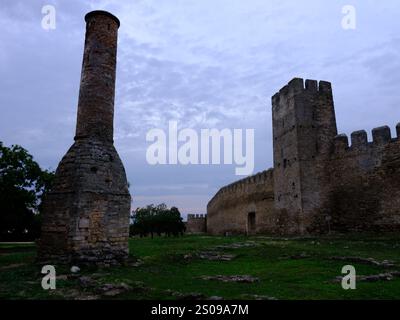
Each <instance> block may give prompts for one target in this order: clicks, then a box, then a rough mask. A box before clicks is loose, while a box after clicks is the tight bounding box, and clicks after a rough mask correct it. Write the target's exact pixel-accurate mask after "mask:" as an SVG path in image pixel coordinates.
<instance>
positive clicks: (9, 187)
mask: <svg viewBox="0 0 400 320" xmlns="http://www.w3.org/2000/svg"><path fill="white" fill-rule="evenodd" d="M53 178H54V173H53V172H50V171H47V170H42V169H41V168H40V166H39V165H38V164H37V163H36V162H35V161H34V160H33V157H32V156H31V155H30V154H29V153H28V151H27V150H25V149H24V148H22V147H21V146H18V145H13V146H11V147H10V148H8V147H6V146H4V145H3V143H2V142H1V141H0V241H28V240H34V239H35V238H36V237H38V235H39V230H40V209H41V202H42V197H43V194H44V193H45V191H46V190H49V188H50V186H51V182H52V180H53Z"/></svg>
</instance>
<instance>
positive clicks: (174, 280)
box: [0, 235, 400, 300]
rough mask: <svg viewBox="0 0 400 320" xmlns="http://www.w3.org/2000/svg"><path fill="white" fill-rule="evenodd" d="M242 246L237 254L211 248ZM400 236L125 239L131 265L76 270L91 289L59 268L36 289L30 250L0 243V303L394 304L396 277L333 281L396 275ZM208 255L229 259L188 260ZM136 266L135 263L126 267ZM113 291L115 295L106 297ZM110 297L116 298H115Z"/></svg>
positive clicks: (399, 292) (399, 294) (399, 282)
mask: <svg viewBox="0 0 400 320" xmlns="http://www.w3.org/2000/svg"><path fill="white" fill-rule="evenodd" d="M238 243H247V245H248V246H246V247H241V248H229V246H228V247H225V248H217V249H216V248H215V247H217V246H220V245H226V244H238ZM399 249H400V235H392V236H391V235H386V236H368V235H364V236H359V235H357V236H354V237H324V238H318V239H310V238H308V239H279V238H269V237H261V236H260V237H251V238H246V237H209V236H185V237H183V238H155V239H153V240H152V239H131V240H130V251H131V260H132V261H131V264H130V265H128V266H124V267H118V268H112V269H97V270H93V269H92V270H88V269H86V270H85V269H83V270H82V271H81V273H80V275H81V276H82V275H83V276H89V277H90V278H91V279H95V282H94V283H95V285H93V284H92V285H91V286H82V285H81V284H80V281H79V279H78V277H71V276H68V277H67V276H66V275H69V274H70V272H69V271H68V269H67V268H66V267H57V276H58V277H60V278H59V279H58V280H57V289H56V290H53V291H45V290H42V289H41V285H40V283H41V276H42V275H41V274H40V268H39V266H37V265H35V264H34V259H35V254H36V248H35V245H34V244H21V245H14V244H0V299H60V298H61V299H98V298H113V299H169V300H170V299H178V298H179V296H182V295H185V294H189V293H198V294H202V295H204V296H205V297H211V296H219V297H222V298H224V299H254V297H255V296H264V297H270V298H276V299H279V300H280V299H400V277H397V278H396V277H395V278H394V279H393V280H391V281H383V280H380V281H376V282H363V281H358V282H357V290H350V291H345V290H343V289H342V287H341V283H340V282H335V281H333V280H334V279H335V278H336V277H337V276H340V275H341V269H342V267H343V266H344V265H346V264H351V265H354V266H355V267H356V270H357V275H376V274H380V273H386V272H391V271H394V270H399V271H400V250H399ZM210 250H214V252H219V253H221V254H231V255H234V256H235V258H234V259H233V260H231V261H209V260H207V259H201V258H200V257H198V256H197V255H196V254H198V253H199V252H204V251H210ZM334 256H338V257H361V258H374V259H375V260H377V261H383V260H391V261H393V262H394V263H395V264H396V265H395V266H394V267H391V268H384V267H381V266H376V265H373V264H368V263H364V262H361V263H354V262H351V261H336V260H332V257H334ZM136 260H139V262H140V263H137V264H135V263H134V262H135V261H136ZM205 275H208V276H215V275H251V276H253V277H256V278H258V279H259V281H258V282H255V283H225V282H221V281H213V280H203V279H201V276H205ZM121 283H124V284H127V285H129V287H130V289H129V290H124V291H123V292H122V293H120V294H111V295H109V296H104V291H102V292H101V293H99V292H100V291H99V288H100V287H102V286H103V285H104V284H121ZM114 293H115V292H114ZM117 293H118V292H117Z"/></svg>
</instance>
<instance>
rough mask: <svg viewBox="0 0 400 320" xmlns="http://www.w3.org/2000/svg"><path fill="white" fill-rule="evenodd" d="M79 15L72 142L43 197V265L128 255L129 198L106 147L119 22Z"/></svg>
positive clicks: (97, 14)
mask: <svg viewBox="0 0 400 320" xmlns="http://www.w3.org/2000/svg"><path fill="white" fill-rule="evenodd" d="M85 20H86V23H87V26H86V39H85V51H84V56H83V66H82V76H81V86H80V93H79V103H78V117H77V128H76V136H75V143H74V144H73V146H72V147H71V148H70V149H69V150H68V152H67V154H66V155H65V156H64V157H63V159H62V160H61V162H60V164H59V165H58V168H57V170H56V177H55V181H54V185H53V187H52V190H51V192H50V193H49V194H47V195H46V197H45V199H44V203H43V223H42V236H41V239H40V241H39V251H38V259H39V261H40V262H42V263H59V262H61V263H78V264H97V265H111V264H117V263H120V262H123V261H124V260H125V259H126V258H127V257H128V237H129V215H130V201H131V198H130V194H129V190H128V183H127V179H126V174H125V170H124V167H123V164H122V162H121V159H120V158H119V156H118V153H117V151H116V150H115V148H114V145H113V115H114V95H115V73H116V57H117V34H118V28H119V21H118V19H117V18H116V17H114V16H113V15H111V14H110V13H108V12H104V11H93V12H91V13H88V14H87V15H86V17H85Z"/></svg>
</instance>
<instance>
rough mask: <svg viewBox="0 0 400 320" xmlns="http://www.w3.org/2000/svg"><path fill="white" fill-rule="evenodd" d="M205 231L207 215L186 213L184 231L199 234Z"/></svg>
mask: <svg viewBox="0 0 400 320" xmlns="http://www.w3.org/2000/svg"><path fill="white" fill-rule="evenodd" d="M206 232H207V215H204V214H188V217H187V222H186V233H189V234H201V233H206Z"/></svg>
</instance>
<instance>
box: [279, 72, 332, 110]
mask: <svg viewBox="0 0 400 320" xmlns="http://www.w3.org/2000/svg"><path fill="white" fill-rule="evenodd" d="M303 93H305V94H325V95H332V84H331V83H330V82H327V81H319V82H318V81H317V80H309V79H307V80H305V81H304V79H302V78H294V79H292V80H291V81H290V82H289V83H288V84H287V85H286V86H284V87H283V88H282V89H280V90H279V92H277V93H276V94H275V95H273V97H272V106H273V108H279V106H280V101H281V100H286V99H287V98H290V97H293V96H295V95H298V94H303Z"/></svg>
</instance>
